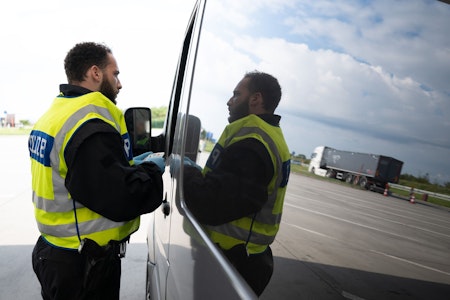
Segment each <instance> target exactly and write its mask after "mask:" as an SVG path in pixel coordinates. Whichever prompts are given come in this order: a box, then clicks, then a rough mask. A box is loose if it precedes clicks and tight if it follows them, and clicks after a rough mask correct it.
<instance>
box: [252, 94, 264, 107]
mask: <svg viewBox="0 0 450 300" xmlns="http://www.w3.org/2000/svg"><path fill="white" fill-rule="evenodd" d="M249 105H250V106H251V107H262V106H263V98H262V95H261V93H260V92H256V93H253V94H252V95H251V96H250V99H249Z"/></svg>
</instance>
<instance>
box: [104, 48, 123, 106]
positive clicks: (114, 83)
mask: <svg viewBox="0 0 450 300" xmlns="http://www.w3.org/2000/svg"><path fill="white" fill-rule="evenodd" d="M108 60H109V63H108V65H107V66H106V67H105V68H104V69H103V70H102V72H103V80H102V83H101V85H100V89H99V92H101V93H102V94H103V95H105V96H106V97H107V98H108V99H109V100H111V101H112V102H114V104H116V98H117V94H119V90H120V89H121V88H122V84H121V83H120V80H119V67H118V66H117V62H116V59H115V58H114V56H113V55H112V54H111V53H109V54H108Z"/></svg>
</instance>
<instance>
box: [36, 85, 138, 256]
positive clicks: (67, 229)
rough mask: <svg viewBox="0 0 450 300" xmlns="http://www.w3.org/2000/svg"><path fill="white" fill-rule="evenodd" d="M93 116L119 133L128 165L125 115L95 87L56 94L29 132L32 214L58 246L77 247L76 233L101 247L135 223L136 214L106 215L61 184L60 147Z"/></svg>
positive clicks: (62, 163)
mask: <svg viewBox="0 0 450 300" xmlns="http://www.w3.org/2000/svg"><path fill="white" fill-rule="evenodd" d="M94 119H99V120H102V121H104V122H106V123H108V124H110V125H111V126H112V127H114V128H115V129H116V130H117V132H119V133H120V135H121V136H122V139H123V145H124V156H126V158H127V160H128V161H129V163H130V165H132V164H133V157H132V152H131V144H130V138H129V135H128V131H127V127H126V124H125V119H124V116H123V114H122V112H121V111H120V110H119V109H118V108H117V106H116V105H114V104H113V103H112V102H111V101H110V100H109V99H108V98H106V97H105V96H104V95H102V94H101V93H99V92H92V93H88V94H85V95H82V96H79V97H73V98H70V97H64V96H63V95H60V96H59V97H57V98H56V99H55V100H54V101H53V104H52V106H51V107H50V109H49V110H48V111H47V112H46V113H45V114H44V115H43V116H42V117H41V118H40V119H39V121H38V122H37V123H36V124H35V126H34V128H33V130H32V132H31V134H30V138H29V141H28V146H29V151H30V158H31V174H32V190H33V204H34V211H35V217H36V221H37V225H38V228H39V231H40V232H41V235H42V236H43V237H44V238H45V239H46V240H47V241H48V242H49V243H51V244H53V245H55V246H57V247H61V248H68V249H77V248H78V246H79V244H80V240H79V238H81V239H83V238H90V239H92V240H94V241H96V242H97V243H98V244H99V245H100V246H105V245H106V244H107V243H108V242H109V241H110V240H117V241H122V240H124V239H125V238H127V237H128V236H129V235H130V234H131V233H133V232H135V231H136V230H137V229H138V228H139V217H137V218H135V219H134V220H131V221H127V222H114V221H112V220H109V219H107V218H105V217H103V216H101V215H99V214H97V213H95V212H93V211H92V210H90V209H89V208H87V207H85V206H83V205H82V204H81V203H79V202H77V201H75V200H74V199H72V197H71V195H70V193H69V191H68V190H67V189H66V187H65V185H64V181H65V178H66V175H67V171H68V170H67V165H66V161H65V159H64V150H65V149H66V146H67V144H68V143H69V141H70V140H71V138H72V136H73V135H74V134H75V132H76V131H77V130H78V129H79V128H80V127H81V126H82V125H83V124H85V123H86V122H88V121H90V120H94Z"/></svg>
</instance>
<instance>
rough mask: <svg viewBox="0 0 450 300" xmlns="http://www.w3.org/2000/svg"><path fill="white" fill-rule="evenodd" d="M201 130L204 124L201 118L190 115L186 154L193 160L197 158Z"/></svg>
mask: <svg viewBox="0 0 450 300" xmlns="http://www.w3.org/2000/svg"><path fill="white" fill-rule="evenodd" d="M201 130H202V126H201V121H200V119H199V118H198V117H196V116H193V115H188V118H187V130H186V131H187V132H186V142H185V148H184V155H185V156H187V157H189V158H190V159H191V160H192V161H196V160H197V155H198V145H199V142H200V131H201Z"/></svg>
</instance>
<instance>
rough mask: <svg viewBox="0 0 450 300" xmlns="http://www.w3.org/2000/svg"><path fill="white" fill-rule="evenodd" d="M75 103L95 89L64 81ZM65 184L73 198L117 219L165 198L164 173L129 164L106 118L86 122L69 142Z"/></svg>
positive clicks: (151, 207)
mask: <svg viewBox="0 0 450 300" xmlns="http://www.w3.org/2000/svg"><path fill="white" fill-rule="evenodd" d="M60 91H61V92H62V93H63V94H64V95H65V96H67V97H69V98H67V101H71V98H70V97H77V96H81V95H83V94H86V93H89V92H91V91H90V90H87V89H84V88H82V87H79V86H73V85H68V84H63V85H61V86H60ZM64 158H65V160H66V163H67V167H68V173H67V176H66V181H65V186H66V188H67V189H68V191H69V192H70V194H71V196H72V198H73V199H75V200H76V201H78V202H80V203H81V204H83V205H84V206H86V207H87V208H89V209H90V210H92V211H94V212H96V213H98V214H100V215H102V216H104V217H106V218H108V219H110V220H113V221H115V222H120V221H129V220H132V219H134V218H136V217H137V216H139V215H141V214H145V213H148V212H151V211H153V210H155V209H156V208H157V207H158V206H159V205H160V204H161V201H162V193H163V183H162V177H161V172H160V170H159V168H158V166H156V165H155V164H153V163H142V164H141V165H138V166H130V164H129V162H128V161H127V159H126V157H125V155H124V147H123V139H122V137H121V135H120V133H119V132H117V130H116V129H114V128H113V127H112V126H111V125H109V124H107V123H105V122H104V121H102V120H91V121H88V122H86V123H85V124H84V125H82V126H81V127H80V128H79V129H78V131H77V132H76V133H75V134H74V135H73V136H72V138H71V141H69V143H68V145H67V146H66V150H65V153H64Z"/></svg>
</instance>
